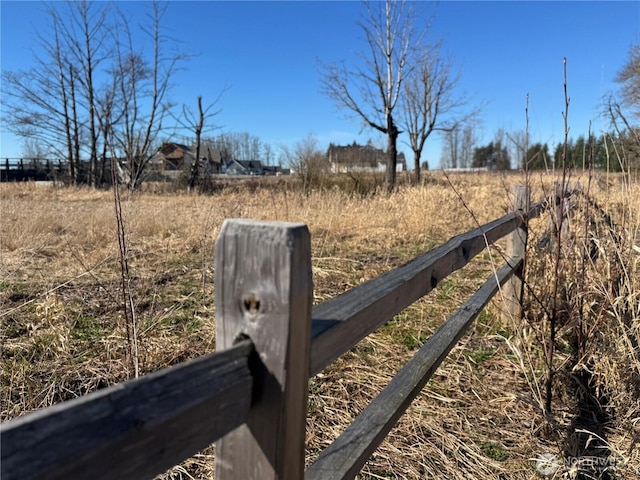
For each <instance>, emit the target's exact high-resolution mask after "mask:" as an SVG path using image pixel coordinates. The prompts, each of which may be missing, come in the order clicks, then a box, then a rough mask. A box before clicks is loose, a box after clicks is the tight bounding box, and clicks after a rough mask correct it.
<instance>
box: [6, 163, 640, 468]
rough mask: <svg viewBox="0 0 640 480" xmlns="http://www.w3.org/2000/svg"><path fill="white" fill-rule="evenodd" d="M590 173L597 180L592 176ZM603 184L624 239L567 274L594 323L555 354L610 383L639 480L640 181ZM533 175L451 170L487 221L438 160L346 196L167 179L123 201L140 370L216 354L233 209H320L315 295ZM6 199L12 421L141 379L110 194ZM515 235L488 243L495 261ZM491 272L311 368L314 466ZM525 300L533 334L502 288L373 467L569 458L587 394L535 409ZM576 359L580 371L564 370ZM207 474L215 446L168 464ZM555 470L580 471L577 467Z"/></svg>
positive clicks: (340, 287)
mask: <svg viewBox="0 0 640 480" xmlns="http://www.w3.org/2000/svg"><path fill="white" fill-rule="evenodd" d="M576 179H578V178H575V179H573V180H576ZM579 180H580V181H581V182H582V183H583V184H584V185H586V184H587V179H586V178H580V179H579ZM609 180H610V181H609V183H606V182H605V181H604V180H603V181H600V180H598V181H596V180H594V181H593V182H592V192H591V193H592V195H593V197H594V198H595V199H596V201H597V202H598V203H599V205H601V206H602V207H603V209H604V210H605V211H606V212H607V213H608V214H609V215H611V217H612V218H613V219H615V221H616V222H618V223H617V225H618V227H619V229H620V232H622V233H621V235H622V236H623V238H624V239H625V240H624V243H623V244H614V243H615V242H613V241H611V242H612V243H607V241H604V240H603V241H602V243H601V244H600V245H599V248H600V249H602V250H603V255H602V256H600V257H598V259H596V260H595V261H594V262H593V264H592V265H589V266H588V272H587V273H586V274H585V275H582V277H581V278H584V280H585V281H584V282H583V283H580V289H577V290H575V292H577V293H576V294H575V295H570V294H571V293H572V292H574V291H573V290H571V288H567V292H568V293H567V295H566V298H565V300H566V301H567V305H577V304H576V303H570V302H577V301H578V299H588V301H587V304H588V305H590V307H589V308H588V309H586V310H584V311H585V312H588V313H589V322H588V325H589V328H590V329H591V330H590V331H591V333H592V334H593V336H592V337H591V340H590V342H588V348H589V349H588V352H589V353H585V356H584V358H580V359H576V360H578V361H575V362H573V364H572V363H571V362H572V358H573V357H572V354H571V345H570V333H571V331H572V329H571V328H570V326H571V325H574V323H575V322H574V323H571V322H568V323H567V327H566V328H565V330H564V331H563V335H561V338H562V342H564V343H562V344H561V345H560V346H559V351H560V353H559V360H558V362H559V363H558V367H559V368H560V367H561V363H562V362H563V361H566V365H572V368H573V367H575V368H576V370H575V371H574V373H575V372H577V371H579V370H581V369H585V368H589V369H590V370H589V371H590V372H591V373H592V376H591V377H590V378H591V379H592V382H591V385H592V386H593V389H594V391H602V392H606V395H601V396H600V397H599V398H601V399H604V398H606V399H607V401H608V403H609V405H608V407H607V408H608V409H609V410H608V414H607V415H606V416H605V417H606V418H605V419H604V420H603V422H604V425H601V427H602V428H600V429H599V430H597V432H596V431H594V432H593V433H597V434H598V435H600V436H601V437H603V438H604V439H605V441H606V443H607V445H608V446H609V450H610V451H611V452H612V453H611V454H612V455H614V454H615V458H616V461H619V462H621V461H622V460H624V461H625V464H624V465H623V464H622V463H619V465H618V470H617V475H619V477H617V478H631V477H634V476H637V475H638V474H639V473H640V467H638V465H640V455H639V454H638V452H637V450H635V449H634V445H635V443H634V442H636V441H637V438H638V435H639V428H640V420H639V419H640V409H639V408H638V398H639V397H640V394H639V392H640V390H639V388H640V387H638V385H640V384H639V383H638V379H639V378H640V352H639V351H638V348H637V343H636V342H637V338H638V335H639V334H640V332H639V331H638V330H640V318H639V317H640V312H638V311H637V308H636V309H635V310H634V308H633V307H634V306H637V305H638V292H639V291H640V290H639V289H640V285H639V283H640V280H639V279H638V277H639V273H638V266H639V265H638V264H639V263H640V260H638V259H640V254H638V253H635V251H634V250H633V249H632V246H633V245H639V244H640V238H639V235H638V234H639V232H640V218H639V215H640V214H638V212H640V190H639V188H638V184H637V183H632V184H629V183H622V182H621V180H620V177H615V178H613V177H612V178H610V179H609ZM521 181H522V179H521V178H520V177H519V176H515V175H513V176H507V177H502V176H497V175H489V174H482V175H477V174H465V175H454V176H452V177H451V178H450V182H451V183H452V184H453V186H454V187H455V190H456V191H458V192H460V195H461V196H462V199H463V200H464V203H465V204H466V205H467V206H468V208H469V209H471V210H472V211H473V216H472V215H471V214H470V212H469V211H468V210H467V208H465V206H464V205H463V202H462V201H461V199H460V198H459V197H458V195H457V194H456V193H455V192H454V189H453V188H452V186H451V185H449V182H448V181H447V179H445V178H443V177H442V175H440V174H437V173H432V174H430V175H429V176H427V178H426V182H425V184H424V185H423V186H421V187H401V188H400V189H399V190H398V192H396V193H394V194H393V195H391V196H384V195H374V196H371V195H369V196H363V195H350V194H348V193H344V191H343V190H342V189H338V188H335V189H332V188H327V189H325V190H323V191H318V192H312V193H311V194H310V195H308V196H307V195H303V194H301V193H300V192H298V191H297V190H296V189H295V188H293V187H292V186H291V185H289V184H288V183H287V180H286V179H269V180H268V181H266V180H265V181H252V182H251V183H250V184H249V185H245V186H227V187H226V188H224V189H222V190H218V191H217V192H216V193H213V194H211V195H187V194H184V193H180V192H173V193H163V192H162V191H161V190H162V187H161V186H156V187H154V189H149V190H148V191H145V192H143V193H138V194H135V195H130V196H127V197H126V198H125V197H124V196H123V211H124V221H125V227H126V229H127V238H128V241H129V245H130V249H131V258H130V273H131V275H132V277H133V289H134V298H135V301H136V313H137V317H138V322H139V331H140V332H141V338H140V355H141V372H142V373H147V372H151V371H154V370H157V369H160V368H163V367H166V366H168V365H171V364H175V363H177V362H181V361H184V360H186V359H188V358H191V357H194V356H197V355H201V354H204V353H207V352H210V351H212V350H213V349H214V344H215V326H214V324H215V320H214V305H213V299H214V285H213V269H214V265H213V248H214V243H215V239H216V237H217V235H218V232H219V229H220V227H221V225H222V222H223V220H224V219H225V218H230V217H246V218H256V219H265V220H285V221H296V222H304V223H306V224H307V225H308V226H309V229H310V231H311V235H312V255H313V275H314V284H315V301H316V303H319V302H321V301H323V300H325V299H327V298H330V297H332V296H335V295H336V294H338V293H340V292H343V291H345V290H347V289H349V288H351V287H353V286H355V285H358V284H360V283H361V282H363V281H365V280H367V279H370V278H373V277H375V276H377V275H379V274H380V273H382V272H384V271H387V270H389V269H391V268H393V267H395V266H398V265H400V264H402V263H404V262H406V261H407V260H409V259H411V258H412V257H414V256H415V255H416V254H418V253H420V252H423V251H425V250H428V249H430V248H433V247H434V246H436V245H438V244H441V243H443V242H444V241H446V240H447V239H448V238H449V237H451V236H453V235H455V234H458V233H462V232H464V231H466V230H468V229H469V228H472V227H475V226H477V225H476V223H475V222H476V220H474V218H473V217H474V216H475V218H476V219H477V221H479V222H480V223H485V222H487V221H489V220H491V219H494V218H497V217H499V216H501V215H503V214H504V213H505V212H506V211H507V210H508V201H507V194H506V192H507V191H508V188H509V186H510V185H511V184H515V183H520V182H521ZM552 181H553V179H552V178H551V177H550V176H539V175H538V176H534V177H533V184H532V189H533V193H532V197H533V199H536V200H537V199H539V198H541V197H542V196H543V194H544V193H545V192H548V191H549V190H550V185H551V183H552ZM275 182H280V183H277V184H275V185H274V183H275ZM0 202H1V203H0V206H1V212H0V214H1V221H2V233H1V237H0V242H1V245H0V255H1V258H0V269H1V271H0V282H1V283H0V286H1V287H0V288H1V291H0V302H1V303H0V305H1V310H0V318H1V320H2V333H1V335H2V345H3V347H2V357H1V361H2V371H1V374H0V375H1V377H0V382H1V388H2V392H1V408H0V417H1V418H2V420H7V419H10V418H14V417H16V416H18V415H21V414H25V413H28V412H31V411H34V410H36V409H39V408H44V407H47V406H49V405H52V404H54V403H57V402H60V401H64V400H67V399H70V398H73V397H76V396H78V395H82V394H85V393H87V392H89V391H93V390H96V389H98V388H103V387H105V386H108V385H112V384H114V383H117V382H119V381H122V380H125V379H127V378H130V377H131V375H132V372H131V368H130V366H129V365H128V363H127V361H126V348H127V345H126V330H125V326H124V324H123V323H122V322H123V319H122V314H121V310H120V307H119V299H120V298H121V297H120V294H119V290H118V289H119V267H118V259H117V257H116V255H117V251H118V247H117V236H116V223H115V218H114V209H113V197H112V194H111V193H109V192H101V191H94V190H86V189H53V188H51V189H41V188H36V187H35V186H34V185H33V184H19V185H7V184H2V186H1V187H0ZM572 222H574V223H575V225H577V228H576V229H575V230H574V231H576V232H582V227H581V226H582V225H584V222H585V220H584V219H581V218H579V217H575V218H574V219H572ZM545 226H546V224H545V223H544V221H543V220H540V221H537V222H534V223H533V224H532V225H531V238H532V243H531V245H530V249H533V248H534V246H535V245H536V242H537V240H539V239H540V238H541V237H542V236H543V235H544V229H545ZM603 232H604V233H606V231H604V230H601V232H600V233H603ZM580 235H582V233H580V234H579V235H576V236H577V237H578V238H576V240H575V242H574V245H576V247H575V249H576V251H579V252H581V251H583V250H581V249H580V248H581V245H582V244H581V243H580V242H582V243H585V239H584V238H582V239H580ZM604 236H605V239H606V238H610V237H606V235H604ZM583 237H584V236H583ZM634 242H635V243H634ZM501 246H502V244H500V245H498V246H497V247H496V248H494V249H492V253H491V255H493V259H494V261H495V262H496V263H497V264H500V263H501V261H500V254H501V251H502V248H501ZM532 251H533V250H532ZM581 258H582V257H581V256H576V257H575V258H574V257H572V256H570V255H569V254H567V259H572V260H570V261H571V262H573V267H572V268H569V267H567V268H566V269H565V270H566V275H565V276H564V277H563V278H565V280H566V282H567V283H566V285H567V286H568V287H570V285H571V282H572V279H573V280H574V283H575V279H576V278H579V277H580V273H581V272H582V270H580V269H581V268H582V263H581V260H579V259H581ZM616 266H617V267H616ZM621 266H624V267H625V269H626V273H625V272H623V275H622V277H620V276H618V277H616V275H615V274H614V273H611V272H608V271H607V268H614V267H615V268H618V270H616V272H618V271H619V270H620V267H621ZM491 269H492V261H491V258H490V254H489V253H483V254H481V255H479V256H478V258H477V259H476V260H475V261H474V262H472V264H471V265H469V266H468V267H466V268H465V269H464V271H463V272H458V273H456V274H454V275H452V276H451V277H449V278H448V279H446V280H445V281H443V282H442V283H441V284H440V285H439V286H438V288H437V289H436V290H435V291H434V292H432V293H431V294H430V295H429V296H427V297H425V298H424V299H422V300H420V301H419V302H417V303H416V304H414V305H412V306H411V307H410V308H408V309H407V310H406V311H405V312H403V313H401V314H400V315H398V316H397V317H396V318H395V319H394V320H393V321H392V322H390V323H389V324H387V325H386V326H384V327H383V328H381V329H379V330H378V331H377V332H375V333H374V334H373V335H371V336H369V337H368V338H367V339H365V340H364V341H362V342H361V343H360V344H359V345H358V346H357V347H355V348H354V349H353V350H352V351H351V352H348V353H347V354H345V355H344V356H343V357H342V358H340V359H339V360H338V361H336V362H335V363H334V364H333V365H331V366H330V367H328V368H327V369H326V370H325V371H324V372H322V373H321V374H319V375H318V376H317V377H315V378H314V379H312V380H311V381H310V398H309V415H308V428H307V459H308V461H309V462H310V461H312V460H313V458H315V456H316V455H317V454H318V453H319V451H320V450H321V449H322V448H324V447H325V446H326V445H328V444H329V443H330V442H331V441H332V440H333V439H335V438H336V437H337V436H338V435H339V434H340V432H341V431H342V430H343V429H344V428H345V427H346V425H348V423H349V422H350V421H352V420H353V418H354V417H355V416H356V415H357V414H358V413H359V412H360V411H361V410H362V409H363V408H364V407H365V406H366V404H367V403H368V402H369V401H370V400H371V399H372V398H373V397H374V396H375V395H376V394H377V392H379V391H380V390H381V389H382V388H383V387H384V385H385V384H386V383H387V382H388V381H389V379H390V378H391V377H392V376H393V374H394V373H395V372H397V370H398V369H399V368H400V367H401V366H402V364H403V363H404V362H405V361H406V360H407V359H408V358H409V357H410V356H411V355H412V353H413V352H415V350H416V349H417V348H418V347H419V346H420V344H421V343H422V342H423V341H424V339H425V338H427V337H428V336H429V335H430V334H431V333H432V332H433V331H434V330H435V329H436V328H437V327H438V326H439V325H440V324H441V323H442V322H443V321H444V320H445V319H446V318H447V317H448V316H449V315H450V314H451V313H452V312H453V311H454V310H455V309H456V308H457V307H458V306H459V305H460V303H461V302H462V301H463V300H464V299H465V298H466V297H468V296H469V295H470V294H471V293H472V292H473V291H474V290H475V289H477V288H478V286H479V285H480V284H481V283H482V282H483V281H484V280H485V278H486V277H487V276H488V275H489V274H490V273H491ZM623 270H624V269H623ZM604 272H607V274H606V275H605V274H604ZM614 277H615V278H622V285H623V288H618V290H616V291H613V290H612V289H611V285H612V281H613V280H615V278H614ZM548 280H549V279H548V274H547V273H546V271H545V265H544V264H542V263H538V264H537V263H535V262H532V263H531V266H530V271H529V277H528V281H529V283H530V284H531V285H532V286H533V285H535V287H532V288H533V291H534V292H535V293H536V294H538V295H543V294H544V285H545V282H546V281H548ZM536 289H538V290H536ZM528 301H529V304H530V307H531V308H530V311H529V314H528V315H529V316H528V317H527V318H528V323H526V324H525V327H526V328H524V329H522V330H523V332H524V333H523V334H522V335H520V336H514V335H513V332H514V331H516V325H514V324H504V323H503V322H502V320H501V319H500V313H501V311H502V305H501V303H500V301H499V299H497V300H495V301H494V302H493V303H492V305H491V306H490V307H489V308H488V309H487V310H486V312H484V313H483V314H482V315H481V317H480V319H479V320H478V322H477V323H476V325H475V327H474V328H473V331H472V332H471V333H470V334H468V335H467V336H465V337H464V338H463V340H462V341H461V342H460V344H459V345H458V346H457V347H455V348H454V350H453V351H452V352H451V354H450V355H449V357H448V359H447V360H446V361H445V362H444V364H443V365H442V366H441V368H440V369H439V370H438V371H437V373H436V375H435V376H434V378H433V379H432V380H431V382H430V383H429V384H428V385H427V387H426V388H425V389H424V391H423V392H422V393H421V395H420V396H419V397H418V398H417V399H416V401H415V402H414V403H413V405H412V406H411V408H410V410H409V412H408V414H407V415H405V416H403V417H402V419H401V420H400V422H399V424H398V426H397V427H396V428H395V429H394V430H392V432H391V434H390V435H389V437H388V438H387V440H385V442H384V443H383V445H382V446H381V447H380V448H379V449H378V450H377V451H376V452H375V453H374V455H373V457H372V458H371V460H370V461H369V462H368V463H367V465H366V466H365V468H364V469H363V471H362V473H361V477H362V478H367V479H374V478H411V479H422V478H451V479H455V478H461V479H462V478H465V479H467V478H489V479H490V478H496V479H498V478H523V479H524V478H535V477H536V475H537V474H536V471H535V466H534V462H533V459H535V458H536V457H537V456H538V455H540V454H542V453H546V452H549V453H554V454H562V453H563V452H565V455H566V452H567V451H568V447H567V444H568V443H570V442H571V441H577V440H576V435H578V434H577V433H576V432H575V429H576V428H577V427H576V428H574V427H575V425H577V424H576V423H575V422H574V420H575V419H576V417H577V416H578V411H579V409H580V407H581V405H582V404H581V400H582V399H581V398H580V397H579V396H578V395H577V394H576V391H575V388H573V387H572V384H571V382H569V381H567V382H563V383H561V382H559V383H558V386H557V390H558V393H557V400H556V407H557V408H556V414H555V416H554V418H553V419H552V421H551V422H550V421H549V420H548V419H545V418H544V417H543V415H542V414H541V410H540V406H541V405H542V403H541V402H542V399H541V398H540V395H539V394H538V393H537V387H536V385H539V384H541V382H542V379H543V377H544V368H545V367H544V362H543V358H542V353H541V352H542V350H541V348H540V342H539V339H538V335H537V331H538V330H537V328H538V324H537V323H536V322H537V321H538V317H539V315H540V314H539V312H540V308H538V307H536V302H535V300H532V299H531V298H529V299H528ZM596 301H598V302H600V303H599V304H598V305H599V307H595V306H594V304H593V302H596ZM589 302H591V303H589ZM634 302H635V303H634ZM574 320H575V319H574ZM574 320H572V321H574ZM570 374H571V369H569V374H567V375H566V376H565V377H566V378H570V377H571V375H570ZM603 418H604V417H603ZM549 425H552V426H553V428H551V429H549V427H548V426H549ZM572 425H573V427H572ZM572 428H573V433H572V431H571V429H572ZM594 430H595V429H594ZM572 435H573V436H572ZM212 469H213V452H212V449H207V450H205V451H203V452H201V454H200V455H198V456H196V457H194V458H192V459H190V460H188V461H186V462H184V463H183V464H182V465H180V466H178V467H175V468H174V469H172V470H170V471H169V472H167V473H166V474H165V475H164V477H165V478H176V479H177V478H191V477H194V478H210V477H211V472H212ZM560 474H562V475H567V477H566V478H571V477H570V476H569V475H571V472H570V471H569V470H568V469H564V470H562V471H561V472H559V474H558V475H560ZM557 478H560V476H557ZM574 478H575V477H574ZM603 478H606V477H603ZM610 478H616V477H610Z"/></svg>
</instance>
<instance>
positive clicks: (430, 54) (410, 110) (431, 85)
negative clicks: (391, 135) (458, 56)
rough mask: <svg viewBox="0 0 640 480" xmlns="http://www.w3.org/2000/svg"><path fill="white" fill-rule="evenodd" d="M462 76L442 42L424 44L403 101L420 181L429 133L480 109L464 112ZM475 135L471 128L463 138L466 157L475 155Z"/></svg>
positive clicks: (404, 119)
mask: <svg viewBox="0 0 640 480" xmlns="http://www.w3.org/2000/svg"><path fill="white" fill-rule="evenodd" d="M459 79H460V74H459V73H455V72H454V71H453V65H452V61H451V60H449V59H445V58H443V57H442V55H441V43H440V42H438V43H436V44H435V45H433V46H425V47H423V49H422V52H421V55H420V56H419V57H418V63H417V68H415V69H414V70H413V71H412V72H411V75H410V76H409V77H408V78H407V81H406V82H405V84H404V97H403V99H402V101H401V109H402V118H403V123H402V128H403V129H404V130H405V131H406V132H407V133H408V135H409V146H410V147H411V150H412V151H413V162H414V172H415V173H414V181H415V182H416V183H418V182H420V165H421V161H420V160H421V157H422V151H423V149H424V145H425V142H426V141H427V139H428V138H429V136H430V135H431V134H432V133H433V132H434V131H450V130H451V129H452V128H453V126H454V125H456V124H460V123H463V122H466V121H467V120H468V119H470V118H471V117H472V116H474V115H476V114H477V110H474V111H472V112H469V113H466V114H463V113H462V112H461V108H462V107H463V106H464V105H465V104H466V103H467V99H466V98H465V97H464V96H463V95H459V96H456V95H455V87H456V85H457V84H458V81H459ZM454 117H458V118H454ZM472 134H473V131H472V129H471V128H470V127H468V128H465V129H464V131H463V138H467V140H468V141H467V144H469V145H468V146H469V148H468V149H467V150H464V151H462V152H461V153H462V156H463V158H464V159H466V160H468V159H469V158H470V156H471V153H470V152H471V146H472V145H471V136H472ZM454 136H457V134H456V135H454V134H453V133H452V134H451V135H449V137H448V138H449V140H450V141H451V140H453V139H454ZM452 151H454V150H452ZM466 160H463V162H464V161H466ZM455 161H456V162H457V159H456V160H455Z"/></svg>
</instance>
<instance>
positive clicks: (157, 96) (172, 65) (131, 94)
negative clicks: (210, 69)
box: [109, 2, 187, 189]
mask: <svg viewBox="0 0 640 480" xmlns="http://www.w3.org/2000/svg"><path fill="white" fill-rule="evenodd" d="M165 11H166V6H165V7H161V6H160V5H158V3H156V2H154V3H153V4H152V11H151V13H150V15H149V17H148V24H147V26H146V27H143V31H144V33H146V34H147V36H148V37H149V38H150V39H151V41H152V45H153V51H152V53H151V56H150V58H149V59H147V58H146V57H145V56H144V55H143V54H142V53H140V51H139V50H138V49H137V48H136V43H134V41H133V36H132V33H131V28H130V25H129V20H128V18H127V17H126V16H125V14H123V13H120V19H119V24H118V29H119V31H120V32H121V35H123V37H124V41H122V40H121V39H120V38H116V43H115V67H114V68H113V74H114V75H115V78H116V85H117V86H116V92H117V97H116V103H117V104H118V105H119V106H120V111H119V112H115V111H114V112H112V113H113V114H114V118H115V119H117V120H116V121H111V122H109V123H110V126H111V135H112V138H113V139H114V141H115V144H116V147H117V148H116V150H117V151H118V152H119V153H120V154H121V155H122V157H123V159H122V160H119V172H120V177H121V178H120V181H123V182H125V183H127V186H128V187H129V188H130V189H137V188H138V187H139V186H140V185H141V183H142V181H143V179H144V173H145V171H146V169H147V167H148V165H149V161H150V160H151V158H152V157H153V155H154V154H155V153H156V151H157V147H158V145H157V140H158V136H159V135H160V133H161V132H162V129H163V121H164V119H165V117H166V116H167V114H168V113H169V110H170V109H171V108H172V107H173V105H172V104H171V103H170V102H169V100H168V92H169V89H170V87H171V79H172V77H173V75H174V73H175V72H176V71H177V70H178V69H179V68H180V65H181V63H182V61H184V60H186V58H187V55H185V54H183V53H180V52H174V53H167V52H166V44H167V42H168V41H169V38H168V37H167V36H166V35H164V34H163V30H162V17H163V15H164V13H165Z"/></svg>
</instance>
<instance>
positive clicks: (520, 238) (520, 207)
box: [505, 185, 531, 325]
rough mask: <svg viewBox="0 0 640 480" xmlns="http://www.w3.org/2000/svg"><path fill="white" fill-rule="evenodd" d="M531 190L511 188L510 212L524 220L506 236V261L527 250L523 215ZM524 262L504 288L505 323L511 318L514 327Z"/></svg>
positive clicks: (517, 315) (520, 302)
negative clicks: (513, 321) (505, 304)
mask: <svg viewBox="0 0 640 480" xmlns="http://www.w3.org/2000/svg"><path fill="white" fill-rule="evenodd" d="M530 193H531V189H530V187H529V186H524V185H514V186H512V187H511V202H512V203H511V211H512V212H514V213H515V214H517V215H520V216H522V217H523V218H524V219H525V223H523V224H522V225H520V227H519V228H517V229H516V230H514V231H513V232H512V233H510V234H509V236H507V252H506V253H507V261H508V262H511V259H513V258H522V259H524V258H525V255H526V248H527V235H528V232H527V225H526V218H525V215H526V214H527V212H528V211H529V204H530V198H529V197H530ZM523 271H524V261H523V264H522V267H521V268H520V270H519V271H517V272H516V273H515V275H513V276H512V277H511V279H510V280H509V282H508V283H507V285H506V288H505V301H506V303H507V314H506V319H505V320H506V321H505V323H506V324H508V323H507V322H508V321H509V319H511V318H513V319H514V320H515V321H516V325H519V324H520V319H521V315H522V293H523V276H522V274H523Z"/></svg>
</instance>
